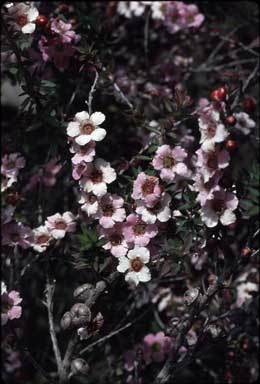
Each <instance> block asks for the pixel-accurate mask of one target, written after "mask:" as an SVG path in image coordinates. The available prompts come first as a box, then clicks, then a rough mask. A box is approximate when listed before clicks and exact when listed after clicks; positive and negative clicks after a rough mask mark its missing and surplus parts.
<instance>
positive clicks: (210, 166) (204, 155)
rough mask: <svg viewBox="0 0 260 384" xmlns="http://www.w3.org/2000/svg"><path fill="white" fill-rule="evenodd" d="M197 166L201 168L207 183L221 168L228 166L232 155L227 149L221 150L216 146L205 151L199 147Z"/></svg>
mask: <svg viewBox="0 0 260 384" xmlns="http://www.w3.org/2000/svg"><path fill="white" fill-rule="evenodd" d="M196 154H197V156H198V157H197V163H196V166H197V167H198V168H200V173H201V174H202V175H203V178H204V182H205V183H207V182H208V181H209V179H210V178H211V177H212V176H213V175H214V174H215V173H216V172H217V171H218V170H221V169H224V168H226V167H227V166H228V165H229V161H230V156H229V153H228V151H226V150H225V149H222V150H220V149H219V148H215V149H214V150H210V151H207V152H205V151H203V150H202V149H198V150H197V151H196Z"/></svg>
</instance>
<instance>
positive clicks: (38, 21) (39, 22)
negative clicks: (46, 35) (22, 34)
mask: <svg viewBox="0 0 260 384" xmlns="http://www.w3.org/2000/svg"><path fill="white" fill-rule="evenodd" d="M47 23H48V19H47V17H46V16H44V15H39V16H38V17H37V19H36V24H37V25H38V27H44V26H45V25H46V24H47Z"/></svg>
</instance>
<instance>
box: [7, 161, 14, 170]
mask: <svg viewBox="0 0 260 384" xmlns="http://www.w3.org/2000/svg"><path fill="white" fill-rule="evenodd" d="M6 168H7V169H13V168H15V161H12V160H11V161H8V163H7V164H6Z"/></svg>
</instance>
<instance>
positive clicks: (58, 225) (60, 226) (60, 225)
mask: <svg viewBox="0 0 260 384" xmlns="http://www.w3.org/2000/svg"><path fill="white" fill-rule="evenodd" d="M66 227H67V224H66V223H65V221H64V220H57V221H55V228H56V229H65V228H66Z"/></svg>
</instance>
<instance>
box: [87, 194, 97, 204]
mask: <svg viewBox="0 0 260 384" xmlns="http://www.w3.org/2000/svg"><path fill="white" fill-rule="evenodd" d="M88 201H89V203H90V204H94V203H95V202H96V201H97V197H96V196H95V195H93V194H91V195H89V198H88Z"/></svg>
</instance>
